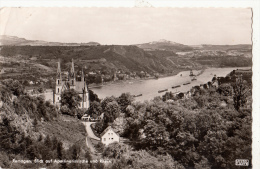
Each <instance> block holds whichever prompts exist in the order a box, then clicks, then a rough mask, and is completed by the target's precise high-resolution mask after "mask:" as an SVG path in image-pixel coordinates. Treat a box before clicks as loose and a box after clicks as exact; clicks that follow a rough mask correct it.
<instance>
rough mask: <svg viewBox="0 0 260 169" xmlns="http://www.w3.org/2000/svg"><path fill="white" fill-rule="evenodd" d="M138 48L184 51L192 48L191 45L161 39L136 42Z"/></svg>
mask: <svg viewBox="0 0 260 169" xmlns="http://www.w3.org/2000/svg"><path fill="white" fill-rule="evenodd" d="M136 46H138V47H139V48H142V49H144V50H148V51H149V50H167V51H173V52H184V51H190V50H193V48H192V47H190V46H187V45H183V44H180V43H176V42H172V41H168V40H164V39H161V40H159V41H153V42H149V43H143V44H137V45H136Z"/></svg>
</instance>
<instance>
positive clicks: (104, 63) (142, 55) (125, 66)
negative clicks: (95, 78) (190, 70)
mask: <svg viewBox="0 0 260 169" xmlns="http://www.w3.org/2000/svg"><path fill="white" fill-rule="evenodd" d="M0 55H2V56H4V57H15V56H18V57H22V58H24V59H29V58H37V59H44V60H57V59H61V60H62V61H63V62H64V63H68V62H71V59H72V58H73V59H75V62H76V64H78V65H79V66H86V67H89V68H90V67H91V68H93V69H99V70H100V69H108V70H118V69H121V70H124V71H138V72H139V71H147V72H151V73H152V72H162V71H163V70H174V68H175V66H174V65H173V64H172V63H170V62H169V61H168V60H167V59H166V58H165V57H159V56H156V55H153V54H150V53H148V52H146V51H144V50H143V49H140V48H138V47H137V46H121V45H101V46H2V47H1V50H0ZM62 65H64V64H62ZM56 66H57V65H56V64H55V67H56Z"/></svg>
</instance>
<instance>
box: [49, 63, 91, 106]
mask: <svg viewBox="0 0 260 169" xmlns="http://www.w3.org/2000/svg"><path fill="white" fill-rule="evenodd" d="M68 89H74V90H75V91H76V92H77V93H78V94H79V96H80V97H81V102H80V105H79V108H85V109H88V108H89V93H88V88H87V84H86V81H85V77H84V72H83V71H82V76H81V80H80V81H77V80H76V74H75V70H74V62H73V60H72V63H71V69H70V71H69V72H68V76H67V77H62V72H61V68H60V62H58V69H57V77H56V86H55V92H54V93H53V103H54V104H56V105H58V106H60V103H61V93H62V92H63V91H64V90H68Z"/></svg>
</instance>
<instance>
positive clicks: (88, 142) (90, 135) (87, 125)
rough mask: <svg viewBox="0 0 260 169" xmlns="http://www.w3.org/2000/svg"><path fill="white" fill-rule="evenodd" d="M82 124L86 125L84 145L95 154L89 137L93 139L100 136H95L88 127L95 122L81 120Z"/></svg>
mask: <svg viewBox="0 0 260 169" xmlns="http://www.w3.org/2000/svg"><path fill="white" fill-rule="evenodd" d="M82 123H83V124H84V126H85V127H86V131H87V136H86V145H87V147H88V148H89V149H90V151H91V152H92V153H93V154H96V150H95V147H94V146H93V144H92V142H91V139H95V140H100V138H98V137H96V136H95V135H94V133H93V131H92V129H91V127H90V125H91V124H93V123H95V122H82Z"/></svg>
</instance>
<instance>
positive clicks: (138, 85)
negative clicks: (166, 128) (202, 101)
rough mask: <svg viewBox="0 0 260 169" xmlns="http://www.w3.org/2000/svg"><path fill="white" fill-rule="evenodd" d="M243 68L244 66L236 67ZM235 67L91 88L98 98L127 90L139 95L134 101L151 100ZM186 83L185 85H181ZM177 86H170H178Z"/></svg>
mask: <svg viewBox="0 0 260 169" xmlns="http://www.w3.org/2000/svg"><path fill="white" fill-rule="evenodd" d="M238 68H239V69H243V68H244V67H238ZM247 68H248V67H247ZM235 69H237V67H231V68H207V69H205V70H196V71H193V73H194V74H195V75H199V76H197V80H194V81H192V77H191V76H189V75H190V71H182V72H179V73H178V74H177V75H175V76H167V77H162V78H159V79H147V80H130V81H122V82H119V83H118V82H117V83H109V84H106V85H103V86H100V87H98V88H92V89H91V90H93V91H94V93H96V94H97V95H98V97H99V98H101V99H103V98H105V97H108V96H112V95H114V96H116V97H118V96H120V95H121V94H122V93H127V92H129V93H130V94H131V95H141V96H140V97H136V98H135V100H136V101H145V100H151V99H153V98H154V97H156V96H162V95H164V94H165V92H166V89H167V91H168V92H187V91H189V90H190V89H191V88H192V87H193V86H196V85H200V84H205V83H207V82H208V81H211V80H212V78H213V77H214V75H216V76H218V77H221V76H226V75H227V74H228V73H230V72H231V71H233V70H235ZM183 84H186V85H183ZM178 85H180V87H178V88H172V87H173V86H178ZM162 90H164V91H165V92H161V93H158V91H162Z"/></svg>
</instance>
